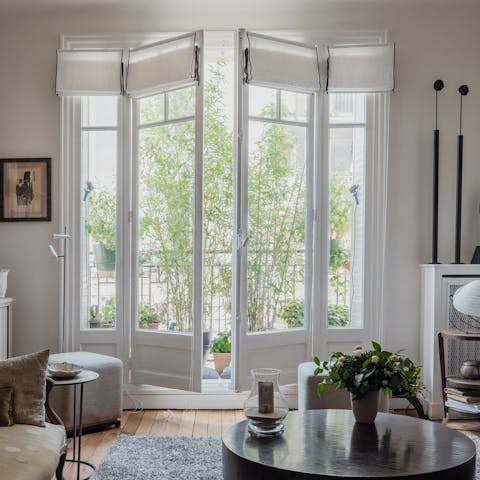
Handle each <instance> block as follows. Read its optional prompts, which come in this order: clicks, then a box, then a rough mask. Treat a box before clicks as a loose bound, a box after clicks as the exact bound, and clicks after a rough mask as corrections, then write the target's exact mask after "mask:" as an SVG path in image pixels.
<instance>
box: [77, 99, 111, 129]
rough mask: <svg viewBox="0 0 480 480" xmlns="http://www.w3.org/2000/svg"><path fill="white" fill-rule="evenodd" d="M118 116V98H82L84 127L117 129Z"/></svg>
mask: <svg viewBox="0 0 480 480" xmlns="http://www.w3.org/2000/svg"><path fill="white" fill-rule="evenodd" d="M117 115H118V97H114V96H98V97H83V98H82V127H115V126H116V125H117V118H118V117H117Z"/></svg>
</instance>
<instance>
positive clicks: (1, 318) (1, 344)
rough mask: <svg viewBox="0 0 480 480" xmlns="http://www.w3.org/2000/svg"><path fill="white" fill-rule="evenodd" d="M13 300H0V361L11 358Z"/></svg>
mask: <svg viewBox="0 0 480 480" xmlns="http://www.w3.org/2000/svg"><path fill="white" fill-rule="evenodd" d="M13 302H14V299H13V298H0V360H5V359H6V358H8V357H11V356H12V311H13Z"/></svg>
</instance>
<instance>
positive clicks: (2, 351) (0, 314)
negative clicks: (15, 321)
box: [0, 307, 8, 360]
mask: <svg viewBox="0 0 480 480" xmlns="http://www.w3.org/2000/svg"><path fill="white" fill-rule="evenodd" d="M7 325H8V309H7V308H6V307H0V360H5V359H6V358H7V352H8V348H7V347H8V329H7Z"/></svg>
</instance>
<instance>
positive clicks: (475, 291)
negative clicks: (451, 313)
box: [453, 280, 480, 317]
mask: <svg viewBox="0 0 480 480" xmlns="http://www.w3.org/2000/svg"><path fill="white" fill-rule="evenodd" d="M453 306H454V307H455V309H456V310H458V311H459V312H460V313H464V314H465V315H472V316H474V317H480V280H474V281H473V282H470V283H467V284H466V285H464V286H463V287H461V288H459V289H458V290H457V291H456V292H455V294H454V295H453Z"/></svg>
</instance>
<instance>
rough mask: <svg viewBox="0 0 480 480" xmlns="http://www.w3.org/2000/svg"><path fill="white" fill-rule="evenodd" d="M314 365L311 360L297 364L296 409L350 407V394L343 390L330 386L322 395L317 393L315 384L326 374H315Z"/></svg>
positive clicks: (321, 380)
mask: <svg viewBox="0 0 480 480" xmlns="http://www.w3.org/2000/svg"><path fill="white" fill-rule="evenodd" d="M316 367H317V366H316V365H315V363H313V362H305V363H301V364H300V365H299V366H298V378H297V381H298V409H299V410H312V409H316V408H343V409H349V408H351V405H350V394H349V393H348V392H346V391H344V390H337V389H336V388H331V389H330V390H329V391H328V392H326V393H323V394H322V395H319V394H318V392H317V385H318V384H319V383H322V382H323V381H324V380H325V379H326V377H328V375H327V374H325V375H318V376H315V375H314V374H313V371H314V370H315V368H316Z"/></svg>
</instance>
